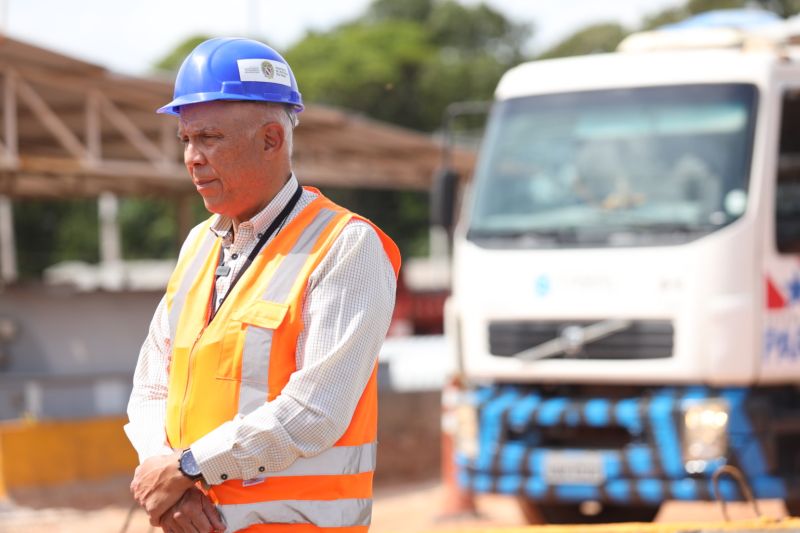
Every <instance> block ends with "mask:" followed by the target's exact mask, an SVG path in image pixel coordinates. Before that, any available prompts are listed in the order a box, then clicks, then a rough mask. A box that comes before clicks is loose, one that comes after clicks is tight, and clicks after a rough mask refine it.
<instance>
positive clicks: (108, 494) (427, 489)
mask: <svg viewBox="0 0 800 533" xmlns="http://www.w3.org/2000/svg"><path fill="white" fill-rule="evenodd" d="M123 489H124V487H121V486H120V487H105V488H103V489H102V494H98V493H95V494H92V493H91V492H87V493H86V494H77V495H76V494H75V491H72V494H71V496H72V499H73V501H75V500H76V499H77V501H83V502H84V504H85V505H84V507H96V505H89V501H90V500H92V501H93V503H95V504H96V503H97V501H98V500H102V499H103V498H106V499H109V501H111V500H113V499H115V498H117V497H119V493H118V491H121V490H123ZM76 496H77V498H76ZM57 500H58V498H56V499H55V500H54V501H57ZM443 500H444V491H443V489H442V486H441V485H440V484H439V483H438V482H437V481H429V482H417V483H413V484H406V485H397V486H392V487H378V488H377V489H376V491H375V505H374V509H373V517H372V527H371V529H370V531H371V532H372V533H419V532H425V531H430V532H442V533H444V532H453V531H470V530H473V531H474V530H480V529H485V528H488V527H498V526H499V527H502V526H520V525H524V522H523V519H522V516H521V514H520V513H519V511H518V509H517V506H516V503H515V502H514V500H513V499H511V498H508V497H503V496H490V495H485V496H479V497H477V498H476V506H477V510H478V513H479V518H464V517H461V518H460V519H449V520H443V519H441V517H440V514H441V510H442V508H441V504H442V502H443ZM28 502H29V503H30V504H31V506H29V507H25V506H19V505H16V506H12V505H11V504H8V503H6V504H2V503H0V532H1V533H116V532H120V533H123V531H124V533H148V531H149V530H150V526H149V524H148V523H147V520H146V517H145V515H144V513H143V512H142V511H141V510H135V511H134V512H133V513H132V514H131V516H130V523H129V524H128V527H127V530H123V527H124V525H125V521H126V517H127V516H128V513H129V508H127V507H125V506H122V505H120V504H119V503H116V504H114V503H110V504H109V505H107V506H105V507H102V508H93V509H92V508H87V509H76V508H66V507H58V506H55V507H42V502H41V501H39V502H36V501H35V499H33V498H28ZM760 504H761V512H762V513H763V514H764V515H765V516H769V517H774V518H780V517H782V516H784V515H785V510H784V507H783V504H782V503H781V502H779V501H762V502H760ZM37 507H39V508H37ZM730 514H731V517H732V518H734V519H746V518H752V517H753V516H754V514H753V511H752V509H750V508H749V507H748V506H745V505H743V504H735V505H731V507H730ZM722 519H723V517H722V514H721V511H720V509H719V506H718V505H716V504H713V503H708V504H706V503H703V504H685V503H673V502H667V503H666V504H665V505H664V506H663V507H662V510H661V512H660V513H659V516H658V519H657V521H658V522H683V523H685V522H691V521H712V522H713V521H722Z"/></svg>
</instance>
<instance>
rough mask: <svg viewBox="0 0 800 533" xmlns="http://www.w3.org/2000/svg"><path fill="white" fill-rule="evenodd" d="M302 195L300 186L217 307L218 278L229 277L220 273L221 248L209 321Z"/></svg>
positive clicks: (280, 226) (256, 246)
mask: <svg viewBox="0 0 800 533" xmlns="http://www.w3.org/2000/svg"><path fill="white" fill-rule="evenodd" d="M302 194H303V188H302V187H300V186H299V185H298V186H297V190H296V191H294V194H293V195H292V197H291V198H290V199H289V202H288V203H287V204H286V206H285V207H284V208H283V209H282V210H281V212H280V213H278V216H277V217H275V220H273V221H272V224H270V225H269V227H268V228H267V230H266V231H265V232H264V233H262V234H261V237H260V238H259V239H258V242H257V243H256V245H255V246H254V247H253V250H252V251H251V252H250V255H248V256H247V260H246V261H245V262H244V264H243V265H242V268H240V269H239V272H237V273H236V277H235V278H233V281H231V286H230V287H228V292H227V293H226V294H225V296H223V297H222V299H221V300H220V301H219V305H217V278H218V277H220V276H222V275H227V274H222V273H220V270H221V269H220V267H222V266H223V262H224V253H225V251H224V250H223V249H222V248H220V250H219V262H218V263H217V272H215V274H214V287H213V290H212V293H211V297H212V301H211V313H210V314H209V321H210V320H211V319H212V318H213V317H214V315H215V314H216V312H217V309H219V308H220V307H221V306H222V303H223V302H224V301H225V298H226V297H227V296H228V294H230V293H231V291H232V290H233V288H234V287H235V286H236V283H238V282H239V279H240V278H241V277H242V274H244V272H245V270H247V269H248V268H249V267H250V265H251V264H252V263H253V261H255V259H256V257H258V254H259V253H260V252H261V249H262V248H264V245H266V244H267V241H268V240H269V239H270V237H272V235H273V234H274V233H276V232H277V231H279V230H280V229H281V228H282V227H283V224H284V223H285V222H286V218H287V217H288V216H289V213H291V212H292V210H293V209H294V208H295V206H296V205H297V202H299V201H300V196H302Z"/></svg>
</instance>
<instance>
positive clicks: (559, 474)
mask: <svg viewBox="0 0 800 533" xmlns="http://www.w3.org/2000/svg"><path fill="white" fill-rule="evenodd" d="M544 479H545V481H546V482H547V483H548V484H551V485H599V484H601V483H602V482H603V481H605V479H606V476H605V471H604V470H603V455H602V454H600V453H595V452H549V453H547V454H545V458H544Z"/></svg>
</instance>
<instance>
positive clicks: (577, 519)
mask: <svg viewBox="0 0 800 533" xmlns="http://www.w3.org/2000/svg"><path fill="white" fill-rule="evenodd" d="M519 506H520V511H521V512H522V516H523V517H524V518H525V520H526V521H527V522H528V523H529V524H609V523H613V522H652V521H653V519H654V518H655V517H656V514H658V509H659V506H658V505H634V504H632V505H603V507H602V509H601V510H600V512H599V513H597V514H593V515H585V514H583V513H582V512H581V510H580V504H577V503H541V502H534V501H532V500H530V499H528V498H524V497H523V498H520V499H519Z"/></svg>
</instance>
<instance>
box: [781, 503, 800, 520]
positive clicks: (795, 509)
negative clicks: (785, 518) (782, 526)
mask: <svg viewBox="0 0 800 533" xmlns="http://www.w3.org/2000/svg"><path fill="white" fill-rule="evenodd" d="M783 504H784V505H785V506H786V513H787V514H788V515H789V516H795V517H797V516H800V499H798V500H794V499H792V500H784V502H783Z"/></svg>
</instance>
